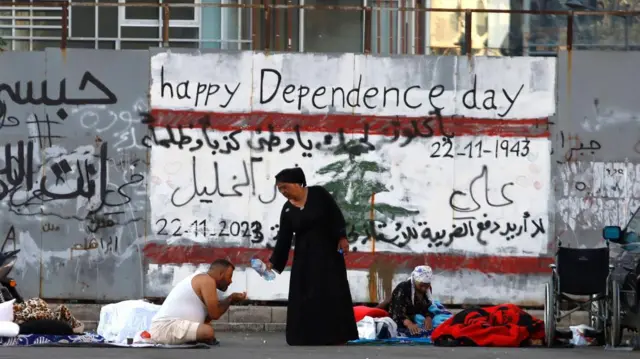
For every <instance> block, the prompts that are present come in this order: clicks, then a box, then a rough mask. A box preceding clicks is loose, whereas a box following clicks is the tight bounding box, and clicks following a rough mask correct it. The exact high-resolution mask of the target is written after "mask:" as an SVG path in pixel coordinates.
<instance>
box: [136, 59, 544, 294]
mask: <svg viewBox="0 0 640 359" xmlns="http://www.w3.org/2000/svg"><path fill="white" fill-rule="evenodd" d="M150 66H151V86H150V101H151V112H150V114H149V115H148V116H147V118H146V122H147V123H148V124H149V126H150V127H151V133H150V135H149V137H148V138H147V139H146V143H150V144H152V147H151V155H150V173H149V175H150V176H151V181H150V183H149V194H150V232H151V234H152V235H153V236H156V238H157V239H158V240H157V241H156V242H155V243H150V244H148V245H147V247H146V250H145V253H146V255H147V258H148V259H149V260H150V261H151V262H153V263H154V264H156V266H154V265H152V266H150V267H149V273H148V274H149V275H148V276H147V277H146V278H147V284H148V287H149V288H155V289H158V290H162V291H166V290H168V288H169V287H170V285H171V283H173V280H172V281H167V279H166V278H167V275H166V273H167V269H166V268H164V267H167V266H170V267H173V269H172V270H173V271H175V270H178V271H180V269H179V268H180V265H182V264H188V268H189V269H188V270H186V271H184V272H185V273H188V272H190V271H191V270H192V265H193V264H206V263H210V262H211V261H212V260H213V259H215V258H217V257H220V256H228V257H229V258H230V259H232V260H233V261H235V262H238V263H246V262H247V261H248V258H251V257H252V256H255V255H258V256H261V257H263V258H266V257H268V255H269V248H270V247H272V246H273V245H274V243H275V238H276V235H277V231H278V221H279V217H280V210H281V208H282V205H283V204H284V202H285V199H284V198H283V197H282V196H281V195H279V194H278V193H277V192H276V189H275V186H274V175H275V174H276V173H277V172H278V171H280V170H281V169H284V168H287V167H293V166H297V167H300V168H302V169H303V170H304V171H305V173H306V174H307V177H308V182H309V184H310V185H322V186H324V187H325V188H327V189H328V190H329V191H330V192H331V193H332V194H333V196H334V197H335V199H336V201H337V202H338V204H339V205H340V207H341V208H342V210H343V212H344V215H345V217H346V220H347V222H348V228H347V230H348V237H349V241H350V243H351V250H352V253H351V254H349V255H348V256H347V257H346V260H347V264H348V268H349V269H350V272H349V277H350V280H351V285H352V292H353V295H354V297H355V300H357V301H368V300H369V299H370V298H371V297H372V292H375V293H374V295H373V296H374V297H377V296H382V295H384V292H389V291H390V290H391V287H392V285H393V284H394V283H396V282H397V281H398V280H402V279H404V278H405V277H406V275H407V269H412V268H413V266H415V265H418V264H423V263H429V264H430V265H432V266H433V267H434V268H437V269H436V271H437V272H438V276H439V277H440V278H441V279H440V280H438V284H437V286H438V292H439V293H440V294H441V296H446V297H449V298H450V300H453V301H457V302H461V301H469V300H473V299H475V300H482V301H487V300H489V301H494V300H501V299H504V297H505V296H506V297H508V298H509V299H510V300H513V299H516V298H517V299H519V300H528V299H529V300H533V299H534V298H537V297H538V296H539V294H538V293H528V292H527V291H524V292H522V291H521V289H520V288H514V289H505V291H504V292H496V291H495V290H494V287H495V286H496V285H498V283H500V282H501V281H504V280H505V279H504V278H506V277H507V276H511V275H513V274H535V273H536V272H539V271H540V270H541V268H542V269H543V268H544V264H545V263H546V261H544V260H541V259H540V257H541V256H546V255H547V247H548V242H549V232H548V227H549V220H548V217H549V192H550V182H549V178H550V157H549V155H548V153H549V148H550V143H549V132H548V118H549V116H552V115H554V114H555V60H554V59H544V58H510V59H507V58H477V59H475V60H474V62H473V63H469V62H468V61H467V59H464V58H456V57H442V58H438V59H434V58H429V57H415V58H410V57H406V58H386V57H371V56H361V55H353V54H343V55H331V56H328V55H318V54H279V55H264V54H259V53H252V52H241V53H207V54H200V55H197V56H196V55H192V54H181V53H176V52H170V53H169V52H161V53H156V54H154V55H152V56H151V60H150ZM382 74H387V75H382ZM211 247H214V248H211ZM163 273H165V274H163ZM372 276H373V277H374V278H375V281H374V283H372V281H371V280H370V278H371V277H372ZM234 280H235V282H236V283H237V284H236V285H237V286H238V289H248V290H249V292H250V294H251V296H252V297H254V298H256V299H271V298H274V297H275V298H286V295H287V287H288V285H287V284H288V283H287V282H288V276H287V275H284V276H281V277H280V278H279V280H278V281H277V282H276V283H274V284H272V285H267V284H264V283H262V284H261V283H260V281H261V280H260V279H259V278H258V277H257V276H256V275H255V273H253V272H251V271H248V272H243V273H242V274H240V273H239V274H238V278H235V279H234ZM473 283H475V284H473ZM472 285H473V287H475V288H476V289H474V290H469V288H470V287H471V286H472ZM167 286H169V287H167ZM372 286H374V287H375V289H373V290H372ZM257 288H260V289H259V290H257ZM461 288H465V289H467V290H465V291H462V290H461ZM474 291H475V292H474ZM530 294H531V295H530Z"/></svg>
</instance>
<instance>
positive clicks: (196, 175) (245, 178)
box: [171, 156, 277, 207]
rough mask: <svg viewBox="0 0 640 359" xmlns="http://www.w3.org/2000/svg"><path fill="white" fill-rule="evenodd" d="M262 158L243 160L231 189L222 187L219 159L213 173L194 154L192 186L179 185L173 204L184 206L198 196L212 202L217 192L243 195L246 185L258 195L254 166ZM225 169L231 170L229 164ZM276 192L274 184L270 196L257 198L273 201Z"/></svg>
mask: <svg viewBox="0 0 640 359" xmlns="http://www.w3.org/2000/svg"><path fill="white" fill-rule="evenodd" d="M262 160H263V158H262V157H250V158H249V161H246V160H242V164H241V167H242V173H241V174H238V175H233V176H231V180H232V181H237V182H236V183H235V184H233V185H230V187H231V189H230V191H229V190H224V189H223V188H222V187H223V185H224V183H221V181H220V169H219V164H218V162H217V161H213V173H207V171H208V170H207V169H206V168H205V169H203V168H204V167H205V166H202V164H200V165H198V163H197V160H196V156H192V157H191V188H184V189H183V188H182V187H180V186H177V187H176V188H175V189H174V191H173V194H172V195H171V204H172V205H173V206H175V207H183V206H186V205H187V204H189V203H191V201H192V200H193V199H194V198H196V197H198V199H199V200H200V203H212V202H213V200H212V199H211V197H213V196H214V195H216V194H217V195H218V196H220V197H242V196H243V193H242V192H241V191H240V189H241V188H244V187H250V188H251V192H250V193H251V195H252V196H256V176H255V170H254V166H255V164H256V163H260V162H262ZM247 162H248V163H247ZM225 170H226V172H229V169H228V166H227V168H225ZM240 178H242V180H240ZM205 179H206V180H205ZM205 181H206V182H207V185H204V186H202V185H201V183H200V182H205ZM241 181H242V182H241ZM211 182H213V183H211ZM276 192H277V190H276V187H275V186H273V193H272V194H270V195H269V196H270V197H267V198H266V199H265V198H263V196H262V195H261V194H259V195H257V198H258V200H259V201H260V202H261V203H263V204H268V203H272V202H273V201H275V199H276V194H277V193H276ZM202 197H206V198H202Z"/></svg>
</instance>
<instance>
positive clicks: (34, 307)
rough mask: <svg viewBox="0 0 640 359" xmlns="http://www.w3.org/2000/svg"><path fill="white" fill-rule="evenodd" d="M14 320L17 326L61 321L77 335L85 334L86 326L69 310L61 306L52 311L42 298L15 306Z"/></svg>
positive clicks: (32, 299) (28, 300)
mask: <svg viewBox="0 0 640 359" xmlns="http://www.w3.org/2000/svg"><path fill="white" fill-rule="evenodd" d="M13 318H14V319H13V321H14V322H15V323H16V324H23V323H25V322H28V321H31V320H41V319H53V320H59V321H62V322H65V323H67V324H69V326H71V328H72V329H73V332H74V333H76V334H82V333H83V332H84V324H82V322H81V321H79V320H77V319H76V318H75V317H74V316H73V314H71V311H69V308H67V307H66V306H64V305H60V306H58V307H57V308H56V309H54V310H51V308H49V305H48V304H47V302H45V301H44V300H42V299H40V298H31V299H27V300H26V301H25V302H24V303H15V304H13Z"/></svg>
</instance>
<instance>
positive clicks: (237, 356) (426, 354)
mask: <svg viewBox="0 0 640 359" xmlns="http://www.w3.org/2000/svg"><path fill="white" fill-rule="evenodd" d="M218 340H220V343H221V344H220V346H216V347H212V348H210V349H150V348H144V349H129V348H34V347H23V348H16V347H4V348H2V349H1V350H0V358H2V359H4V358H24V359H33V358H45V357H54V358H65V359H74V358H77V359H86V358H91V359H100V358H127V359H142V358H153V359H163V358H171V359H174V358H176V357H177V356H185V355H188V357H189V359H199V358H203V359H205V358H206V359H210V358H234V359H300V358H304V359H316V358H317V359H326V358H332V359H342V358H345V359H347V358H348V359H354V358H355V359H374V358H384V359H389V358H402V359H412V358H416V359H417V358H420V359H425V358H426V359H430V358H443V359H445V358H446V359H506V358H509V357H516V356H517V358H518V359H539V358H541V357H545V356H546V357H547V358H552V357H553V356H558V357H562V358H563V359H585V358H586V359H590V358H605V357H606V358H607V359H612V358H627V357H631V356H633V357H637V356H638V353H637V352H635V353H634V352H621V351H605V350H604V349H603V348H602V347H590V348H562V349H547V348H441V347H434V346H351V345H349V346H335V347H290V346H288V345H287V344H286V342H285V338H284V333H219V334H218Z"/></svg>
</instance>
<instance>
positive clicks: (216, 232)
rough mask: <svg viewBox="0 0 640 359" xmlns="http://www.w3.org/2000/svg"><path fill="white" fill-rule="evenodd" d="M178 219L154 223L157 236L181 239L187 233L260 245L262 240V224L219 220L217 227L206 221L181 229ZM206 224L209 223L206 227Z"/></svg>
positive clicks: (198, 221)
mask: <svg viewBox="0 0 640 359" xmlns="http://www.w3.org/2000/svg"><path fill="white" fill-rule="evenodd" d="M183 223H184V222H183V221H182V220H181V219H179V218H173V219H167V218H160V219H158V220H157V221H156V224H155V225H156V228H158V229H157V235H159V236H173V237H182V236H185V235H187V234H189V233H191V234H194V235H195V236H196V237H197V236H202V237H204V238H207V239H224V237H241V238H250V239H251V242H253V243H260V242H262V240H263V239H264V234H263V233H262V223H260V222H259V221H228V220H224V219H223V220H220V221H218V225H217V226H216V225H211V222H207V220H206V219H203V220H195V221H193V222H191V223H190V224H189V225H188V226H185V227H184V228H183V227H182V225H183ZM207 223H209V224H208V225H207Z"/></svg>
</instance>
